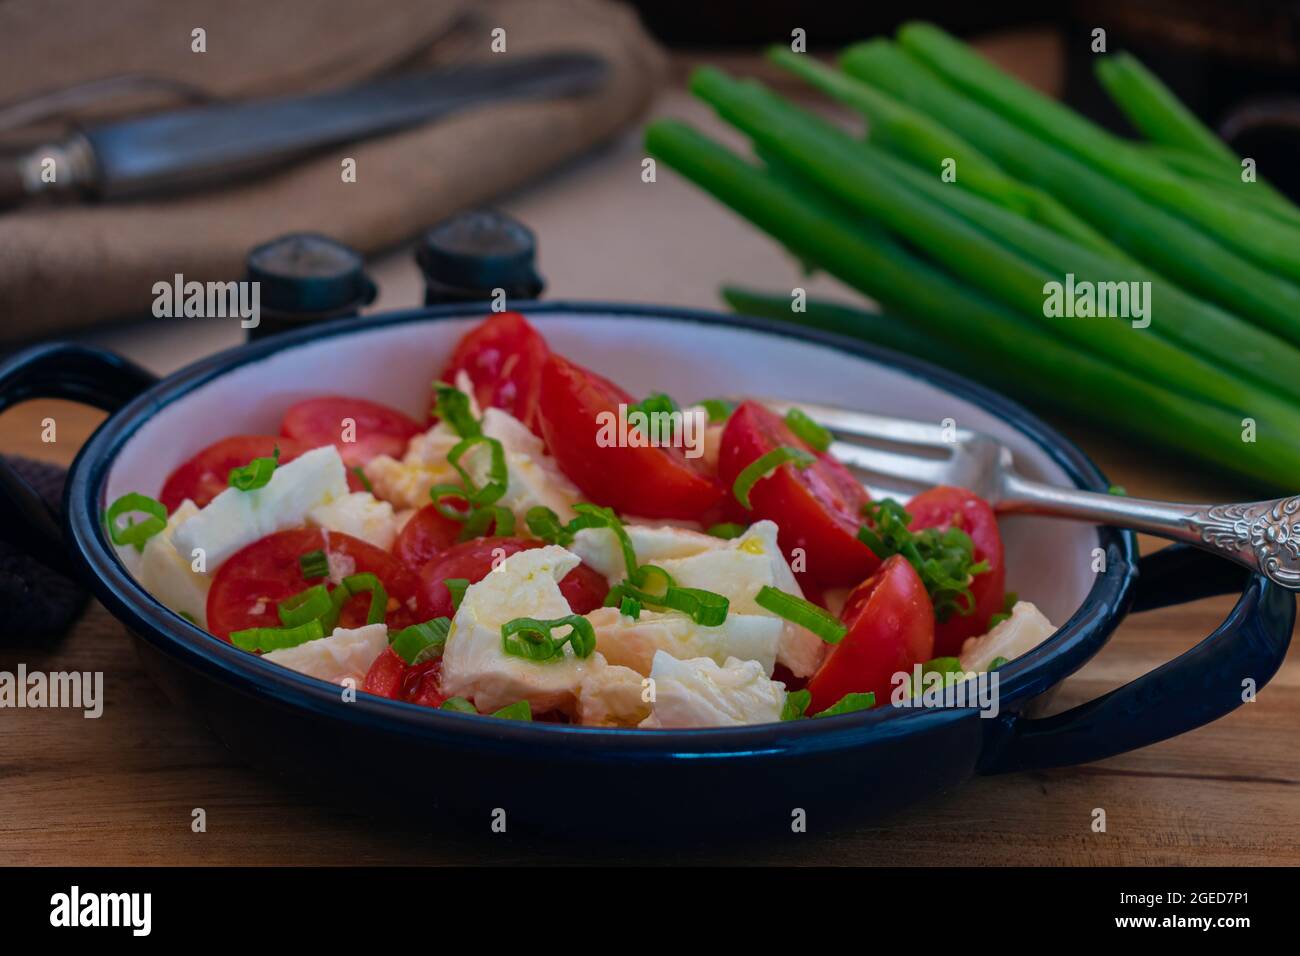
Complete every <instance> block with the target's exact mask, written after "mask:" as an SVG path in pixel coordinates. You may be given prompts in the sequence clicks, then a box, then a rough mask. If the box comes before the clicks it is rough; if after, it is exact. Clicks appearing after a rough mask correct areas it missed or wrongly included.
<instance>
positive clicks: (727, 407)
mask: <svg viewBox="0 0 1300 956" xmlns="http://www.w3.org/2000/svg"><path fill="white" fill-rule="evenodd" d="M700 407H701V408H703V409H704V411H705V414H707V415H708V416H709V424H710V425H718V424H721V423H722V422H725V421H726V420H727V419H728V418H730V417H731V413H732V412H733V411H735V410H736V404H735V403H734V402H729V401H727V400H726V399H725V398H706V399H705V400H704V401H702V402H700Z"/></svg>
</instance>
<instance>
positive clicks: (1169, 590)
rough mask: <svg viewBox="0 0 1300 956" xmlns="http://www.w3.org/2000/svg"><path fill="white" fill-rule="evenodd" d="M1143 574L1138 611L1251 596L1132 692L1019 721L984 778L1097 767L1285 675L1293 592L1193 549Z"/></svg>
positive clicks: (1145, 564) (1126, 689) (1159, 555)
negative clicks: (1236, 595) (1281, 670)
mask: <svg viewBox="0 0 1300 956" xmlns="http://www.w3.org/2000/svg"><path fill="white" fill-rule="evenodd" d="M1138 571H1139V575H1138V585H1137V595H1136V597H1135V599H1134V603H1133V608H1132V610H1133V611H1135V612H1139V611H1149V610H1153V609H1155V608H1160V607H1167V606H1169V605H1172V604H1183V603H1186V602H1188V601H1195V600H1199V599H1200V598H1205V597H1212V596H1214V595H1217V594H1230V593H1232V592H1234V591H1241V599H1240V600H1239V601H1238V602H1237V604H1236V606H1234V607H1233V609H1232V612H1231V613H1230V614H1229V615H1228V617H1227V618H1226V619H1225V620H1224V621H1223V623H1222V624H1220V625H1219V626H1218V627H1217V628H1215V629H1214V632H1213V633H1211V634H1210V636H1209V637H1207V638H1205V639H1204V640H1203V641H1201V642H1200V643H1199V644H1197V645H1196V646H1195V647H1193V648H1191V649H1190V650H1188V651H1186V652H1184V653H1183V654H1181V655H1180V656H1178V657H1176V658H1174V659H1173V660H1172V661H1169V662H1168V663H1167V664H1164V665H1162V666H1160V667H1157V668H1156V669H1155V670H1153V671H1150V672H1148V673H1146V674H1143V675H1142V676H1141V677H1139V678H1137V679H1136V680H1133V681H1130V682H1129V683H1127V684H1125V685H1124V686H1123V687H1119V688H1117V689H1115V690H1113V691H1111V692H1110V693H1108V694H1105V695H1103V696H1101V697H1098V698H1097V699H1096V700H1091V701H1089V702H1088V703H1086V704H1080V705H1079V706H1078V707H1074V708H1071V709H1070V710H1067V711H1064V712H1062V713H1059V714H1054V715H1052V716H1051V717H1040V718H1031V717H1023V716H1020V715H1016V716H1013V717H1011V718H1010V719H1009V722H1008V723H1007V724H1005V725H1003V728H1002V729H1003V730H1004V736H1002V738H1001V739H1000V740H997V741H990V746H988V747H986V750H985V754H984V757H983V758H982V759H981V763H980V767H979V772H980V773H984V774H993V773H1005V772H1007V771H1015V770H1038V769H1043V768H1047V767H1063V766H1069V765H1073V764H1080V763H1090V762H1092V761H1094V760H1102V759H1104V758H1106V757H1113V756H1115V755H1116V754H1121V753H1126V752H1127V751H1130V750H1136V749H1137V748H1139V747H1145V746H1147V745H1149V744H1154V743H1157V742H1158V741H1161V740H1165V739H1167V738H1169V737H1174V736H1177V735H1178V734H1181V733H1185V732H1186V731H1189V730H1194V729H1195V728H1197V727H1201V726H1203V725H1205V724H1208V723H1210V721H1212V720H1217V719H1218V718H1219V717H1222V716H1223V715H1224V714H1226V713H1228V712H1229V711H1232V710H1235V709H1236V708H1237V707H1239V706H1240V705H1241V704H1243V703H1244V702H1245V701H1246V700H1248V699H1252V695H1253V693H1255V692H1258V691H1259V689H1260V688H1262V687H1263V686H1264V685H1265V684H1267V683H1268V682H1269V680H1270V679H1271V678H1272V677H1273V675H1274V674H1275V673H1277V670H1278V668H1279V667H1281V665H1282V661H1283V659H1284V658H1285V657H1286V651H1287V646H1288V645H1289V644H1290V642H1291V630H1292V628H1293V627H1294V625H1295V616H1296V606H1295V600H1296V599H1295V595H1294V594H1293V593H1291V592H1289V591H1286V590H1284V589H1283V588H1281V587H1279V586H1278V585H1276V584H1273V583H1272V582H1270V581H1268V580H1267V579H1265V578H1264V577H1261V576H1260V575H1247V574H1246V572H1245V571H1244V570H1242V569H1240V568H1238V567H1236V566H1234V565H1233V564H1231V563H1229V562H1227V561H1224V560H1223V559H1222V558H1218V557H1215V556H1214V555H1212V554H1209V553H1208V552H1205V551H1201V550H1198V549H1196V548H1193V547H1190V546H1188V545H1183V544H1177V545H1172V546H1170V547H1168V548H1164V549H1162V550H1160V551H1157V552H1156V553H1155V554H1152V555H1149V556H1147V557H1144V558H1143V559H1142V560H1141V562H1140V564H1139V566H1138ZM1243 579H1245V580H1244V581H1243Z"/></svg>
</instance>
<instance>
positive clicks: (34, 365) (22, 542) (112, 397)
mask: <svg viewBox="0 0 1300 956" xmlns="http://www.w3.org/2000/svg"><path fill="white" fill-rule="evenodd" d="M156 381H158V379H157V376H155V375H153V374H152V373H151V372H147V371H145V370H144V369H142V368H140V366H138V365H136V364H135V363H134V362H131V361H128V360H127V359H125V358H123V357H122V356H120V355H116V354H114V353H112V352H107V351H104V350H103V349H95V348H89V347H87V346H84V345H74V344H72V343H70V342H51V343H48V344H45V345H34V346H32V347H30V348H26V349H23V350H22V351H20V352H15V353H14V354H13V355H10V356H7V357H6V358H4V359H3V360H0V412H3V411H4V410H5V409H7V408H10V407H12V406H14V405H17V404H19V403H21V402H25V401H28V400H29V399H34V398H64V399H69V400H71V401H74V402H84V403H86V404H87V405H94V406H95V407H97V408H102V409H104V410H105V411H110V412H111V411H115V410H116V409H118V408H121V407H122V406H123V405H125V404H126V403H127V402H129V401H130V400H131V399H133V398H135V396H137V395H139V394H140V393H141V392H143V391H144V390H145V389H147V388H149V387H150V386H151V385H153V384H154V383H155V382H156ZM0 538H3V540H5V541H6V542H8V543H9V544H12V545H13V546H14V547H16V548H17V549H18V550H19V551H21V552H22V553H23V554H27V555H30V556H31V557H32V558H35V559H36V560H37V561H39V562H41V563H42V564H44V565H45V566H46V567H48V568H51V569H52V570H55V571H58V572H60V573H61V574H64V575H66V576H67V577H71V578H77V577H79V576H80V575H79V572H78V571H77V569H76V567H75V565H74V563H73V562H72V561H71V560H70V556H69V554H68V549H67V545H66V543H65V540H64V536H63V531H62V530H61V528H60V523H59V518H58V515H56V514H55V513H54V511H52V510H51V509H50V508H49V506H48V505H46V503H45V501H44V500H43V499H42V498H41V496H40V495H38V494H37V493H36V491H35V490H34V489H33V488H32V486H31V485H29V484H28V483H27V482H26V481H24V480H23V479H22V478H21V477H20V476H19V475H18V473H17V472H15V471H14V470H13V468H11V467H10V466H9V464H8V462H6V461H4V460H3V459H0Z"/></svg>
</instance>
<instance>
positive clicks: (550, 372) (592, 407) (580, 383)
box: [541, 355, 722, 518]
mask: <svg viewBox="0 0 1300 956" xmlns="http://www.w3.org/2000/svg"><path fill="white" fill-rule="evenodd" d="M632 404H635V399H633V398H632V396H631V395H629V394H628V393H627V392H625V391H623V390H622V389H621V388H619V387H618V386H617V385H615V384H614V383H613V382H610V381H608V380H606V379H604V378H601V377H600V376H599V375H597V374H596V373H595V372H591V371H588V370H587V369H585V368H583V367H581V366H580V365H575V364H574V363H572V362H570V361H567V360H566V359H563V358H560V357H559V356H558V355H552V356H551V357H550V358H549V359H548V360H547V362H546V366H545V368H544V369H543V371H542V397H541V421H542V436H543V437H544V438H545V439H546V444H547V447H548V448H549V449H550V451H551V454H552V455H554V456H555V460H556V462H557V463H558V464H559V466H560V469H561V470H562V471H563V472H564V473H565V474H566V475H568V476H569V478H570V480H572V481H573V483H574V484H575V485H577V486H578V487H579V488H580V489H582V492H583V494H585V495H586V496H587V497H588V498H590V499H591V500H592V501H594V502H596V503H597V504H601V505H607V506H609V507H611V508H613V509H614V510H615V511H618V512H621V513H623V514H632V515H641V516H642V517H646V518H700V517H701V516H704V515H706V514H707V513H709V512H710V511H711V510H712V509H716V508H717V507H718V506H719V505H720V503H721V501H722V488H721V487H720V486H719V485H718V483H717V481H716V480H714V478H713V477H712V476H711V475H710V474H709V473H708V470H707V468H706V467H705V465H704V463H703V459H700V458H687V457H686V454H685V451H684V449H681V448H670V447H661V448H652V447H646V448H632V447H619V446H618V445H612V444H608V443H606V444H603V445H602V443H601V442H600V436H601V434H602V432H604V431H606V430H607V428H608V427H609V426H608V424H607V423H608V422H610V421H611V419H610V418H609V417H608V416H613V418H612V421H614V422H617V420H618V410H619V406H620V405H624V406H627V405H632ZM615 427H616V426H615Z"/></svg>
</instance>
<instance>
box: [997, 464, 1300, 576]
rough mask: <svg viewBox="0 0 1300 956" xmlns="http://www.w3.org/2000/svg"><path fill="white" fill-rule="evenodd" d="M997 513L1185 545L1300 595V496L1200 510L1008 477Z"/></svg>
mask: <svg viewBox="0 0 1300 956" xmlns="http://www.w3.org/2000/svg"><path fill="white" fill-rule="evenodd" d="M998 511H1000V512H1004V513H1012V514H1017V513H1018V514H1042V515H1056V516H1059V517H1063V518H1079V519H1082V520H1085V521H1093V522H1096V523H1097V524H1109V525H1116V526H1118V527H1122V528H1132V529H1133V530H1135V531H1145V532H1147V533H1148V534H1154V535H1158V536H1160V537H1162V538H1169V539H1171V540H1173V541H1185V542H1187V543H1188V544H1193V545H1196V546H1197V547H1200V548H1204V549H1206V550H1207V551H1214V552H1216V553H1218V554H1220V555H1222V556H1223V557H1225V558H1228V559H1230V560H1232V561H1235V562H1237V563H1238V564H1241V565H1244V566H1245V567H1247V568H1249V569H1250V570H1252V571H1255V572H1257V573H1259V574H1263V575H1264V576H1265V577H1267V578H1268V579H1269V580H1271V581H1273V582H1275V583H1277V584H1279V585H1281V586H1282V587H1284V588H1287V589H1288V590H1291V591H1298V590H1300V495H1291V496H1289V497H1286V498H1277V499H1275V500H1273V501H1252V502H1247V503H1245V504H1226V505H1197V504H1176V503H1173V502H1168V501H1152V500H1149V499H1145V498H1128V497H1125V496H1122V495H1102V494H1097V493H1095V492H1089V491H1078V490H1074V489H1069V488H1055V487H1052V486H1051V485H1043V484H1039V483H1038V482H1034V481H1028V480H1026V479H1024V478H1021V477H1020V476H1019V475H1015V474H1011V473H1007V474H1004V476H1003V480H1002V494H1001V497H1000V501H999V503H998Z"/></svg>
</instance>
